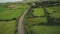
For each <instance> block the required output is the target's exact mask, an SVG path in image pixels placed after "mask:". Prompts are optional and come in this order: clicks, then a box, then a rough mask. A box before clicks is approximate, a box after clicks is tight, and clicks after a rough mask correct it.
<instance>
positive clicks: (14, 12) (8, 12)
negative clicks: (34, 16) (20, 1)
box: [0, 5, 27, 20]
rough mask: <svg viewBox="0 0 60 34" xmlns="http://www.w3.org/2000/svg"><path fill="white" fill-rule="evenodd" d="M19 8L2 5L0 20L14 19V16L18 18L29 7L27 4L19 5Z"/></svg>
mask: <svg viewBox="0 0 60 34" xmlns="http://www.w3.org/2000/svg"><path fill="white" fill-rule="evenodd" d="M0 7H1V6H0ZM17 7H19V8H15V9H14V8H13V9H12V8H6V7H1V8H0V20H5V19H12V18H18V17H19V16H20V15H21V14H22V13H23V11H24V10H25V9H26V8H27V6H20V5H19V6H18V5H17Z"/></svg>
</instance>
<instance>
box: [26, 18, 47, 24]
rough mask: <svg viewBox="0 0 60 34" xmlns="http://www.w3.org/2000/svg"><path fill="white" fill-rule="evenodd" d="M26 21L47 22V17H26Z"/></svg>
mask: <svg viewBox="0 0 60 34" xmlns="http://www.w3.org/2000/svg"><path fill="white" fill-rule="evenodd" d="M26 21H27V23H30V24H40V23H43V24H47V19H46V18H45V17H41V18H28V19H26Z"/></svg>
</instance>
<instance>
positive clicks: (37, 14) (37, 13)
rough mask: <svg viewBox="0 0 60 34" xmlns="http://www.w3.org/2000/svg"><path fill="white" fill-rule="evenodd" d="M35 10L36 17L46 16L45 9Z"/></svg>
mask: <svg viewBox="0 0 60 34" xmlns="http://www.w3.org/2000/svg"><path fill="white" fill-rule="evenodd" d="M33 10H34V12H33V15H34V16H44V10H43V8H35V9H33Z"/></svg>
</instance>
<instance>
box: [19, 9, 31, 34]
mask: <svg viewBox="0 0 60 34" xmlns="http://www.w3.org/2000/svg"><path fill="white" fill-rule="evenodd" d="M29 9H30V8H28V9H27V10H25V11H24V13H23V14H22V16H21V17H20V18H19V21H18V34H24V25H23V20H24V15H26V13H27V12H28V10H29Z"/></svg>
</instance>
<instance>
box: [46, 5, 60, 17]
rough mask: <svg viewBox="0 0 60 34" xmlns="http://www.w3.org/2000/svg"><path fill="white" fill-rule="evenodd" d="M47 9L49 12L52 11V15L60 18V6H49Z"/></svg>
mask: <svg viewBox="0 0 60 34" xmlns="http://www.w3.org/2000/svg"><path fill="white" fill-rule="evenodd" d="M46 9H47V10H48V13H51V14H50V16H51V17H53V18H60V6H54V7H49V8H46ZM54 11H55V12H54Z"/></svg>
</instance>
